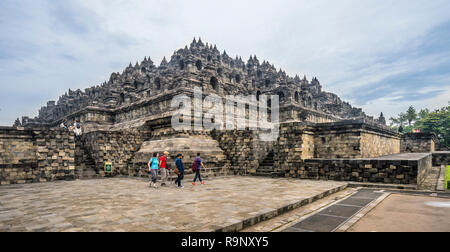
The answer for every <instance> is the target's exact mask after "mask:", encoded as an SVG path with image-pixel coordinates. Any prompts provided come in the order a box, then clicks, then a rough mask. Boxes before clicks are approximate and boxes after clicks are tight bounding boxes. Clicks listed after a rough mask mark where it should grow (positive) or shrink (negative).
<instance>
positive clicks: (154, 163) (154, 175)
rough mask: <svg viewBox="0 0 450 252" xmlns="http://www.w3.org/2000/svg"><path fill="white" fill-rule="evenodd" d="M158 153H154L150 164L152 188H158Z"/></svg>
mask: <svg viewBox="0 0 450 252" xmlns="http://www.w3.org/2000/svg"><path fill="white" fill-rule="evenodd" d="M158 157H159V154H158V153H154V154H153V157H152V158H151V159H150V161H149V162H148V172H149V173H150V180H151V182H150V187H154V188H158V186H157V185H156V181H158Z"/></svg>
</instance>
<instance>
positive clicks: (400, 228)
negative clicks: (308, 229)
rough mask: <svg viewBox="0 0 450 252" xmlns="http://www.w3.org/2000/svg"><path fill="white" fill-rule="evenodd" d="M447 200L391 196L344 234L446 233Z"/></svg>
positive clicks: (448, 222)
mask: <svg viewBox="0 0 450 252" xmlns="http://www.w3.org/2000/svg"><path fill="white" fill-rule="evenodd" d="M449 210H450V200H449V199H445V198H436V197H430V196H415V195H405V194H391V195H390V196H389V197H387V198H386V199H385V200H384V201H383V202H381V203H380V204H379V205H377V206H376V207H375V208H373V209H372V210H371V211H370V212H369V213H367V214H366V215H365V216H364V217H362V219H360V220H359V221H358V222H357V223H356V224H355V225H353V226H352V227H351V228H350V229H349V230H348V232H450V211H449Z"/></svg>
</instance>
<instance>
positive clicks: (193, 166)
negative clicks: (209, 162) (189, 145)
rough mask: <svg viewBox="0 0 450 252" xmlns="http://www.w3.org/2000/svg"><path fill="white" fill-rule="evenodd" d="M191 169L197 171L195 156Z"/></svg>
mask: <svg viewBox="0 0 450 252" xmlns="http://www.w3.org/2000/svg"><path fill="white" fill-rule="evenodd" d="M192 171H193V172H197V171H198V166H197V158H195V160H194V163H193V164H192Z"/></svg>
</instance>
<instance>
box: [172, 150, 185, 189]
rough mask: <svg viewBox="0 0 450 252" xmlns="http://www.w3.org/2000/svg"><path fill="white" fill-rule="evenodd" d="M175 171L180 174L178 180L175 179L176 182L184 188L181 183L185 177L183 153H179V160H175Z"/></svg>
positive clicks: (179, 186)
mask: <svg viewBox="0 0 450 252" xmlns="http://www.w3.org/2000/svg"><path fill="white" fill-rule="evenodd" d="M174 172H175V174H176V175H177V176H178V178H177V180H175V184H176V185H178V188H180V189H183V188H184V187H183V186H182V185H181V181H182V180H183V179H184V165H183V155H182V154H178V155H177V160H175V171H174Z"/></svg>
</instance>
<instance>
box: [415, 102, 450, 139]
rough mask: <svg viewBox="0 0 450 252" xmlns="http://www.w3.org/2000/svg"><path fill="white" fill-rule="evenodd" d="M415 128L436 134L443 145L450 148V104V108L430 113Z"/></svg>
mask: <svg viewBox="0 0 450 252" xmlns="http://www.w3.org/2000/svg"><path fill="white" fill-rule="evenodd" d="M414 126H415V127H416V128H419V129H420V130H421V131H422V132H432V133H434V134H436V136H437V138H438V140H439V142H440V143H441V144H443V145H445V146H447V147H450V102H449V106H447V107H444V108H442V109H439V110H436V111H434V112H431V113H428V115H427V116H425V117H424V118H420V119H419V120H418V121H417V122H416V123H415V125H414Z"/></svg>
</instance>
